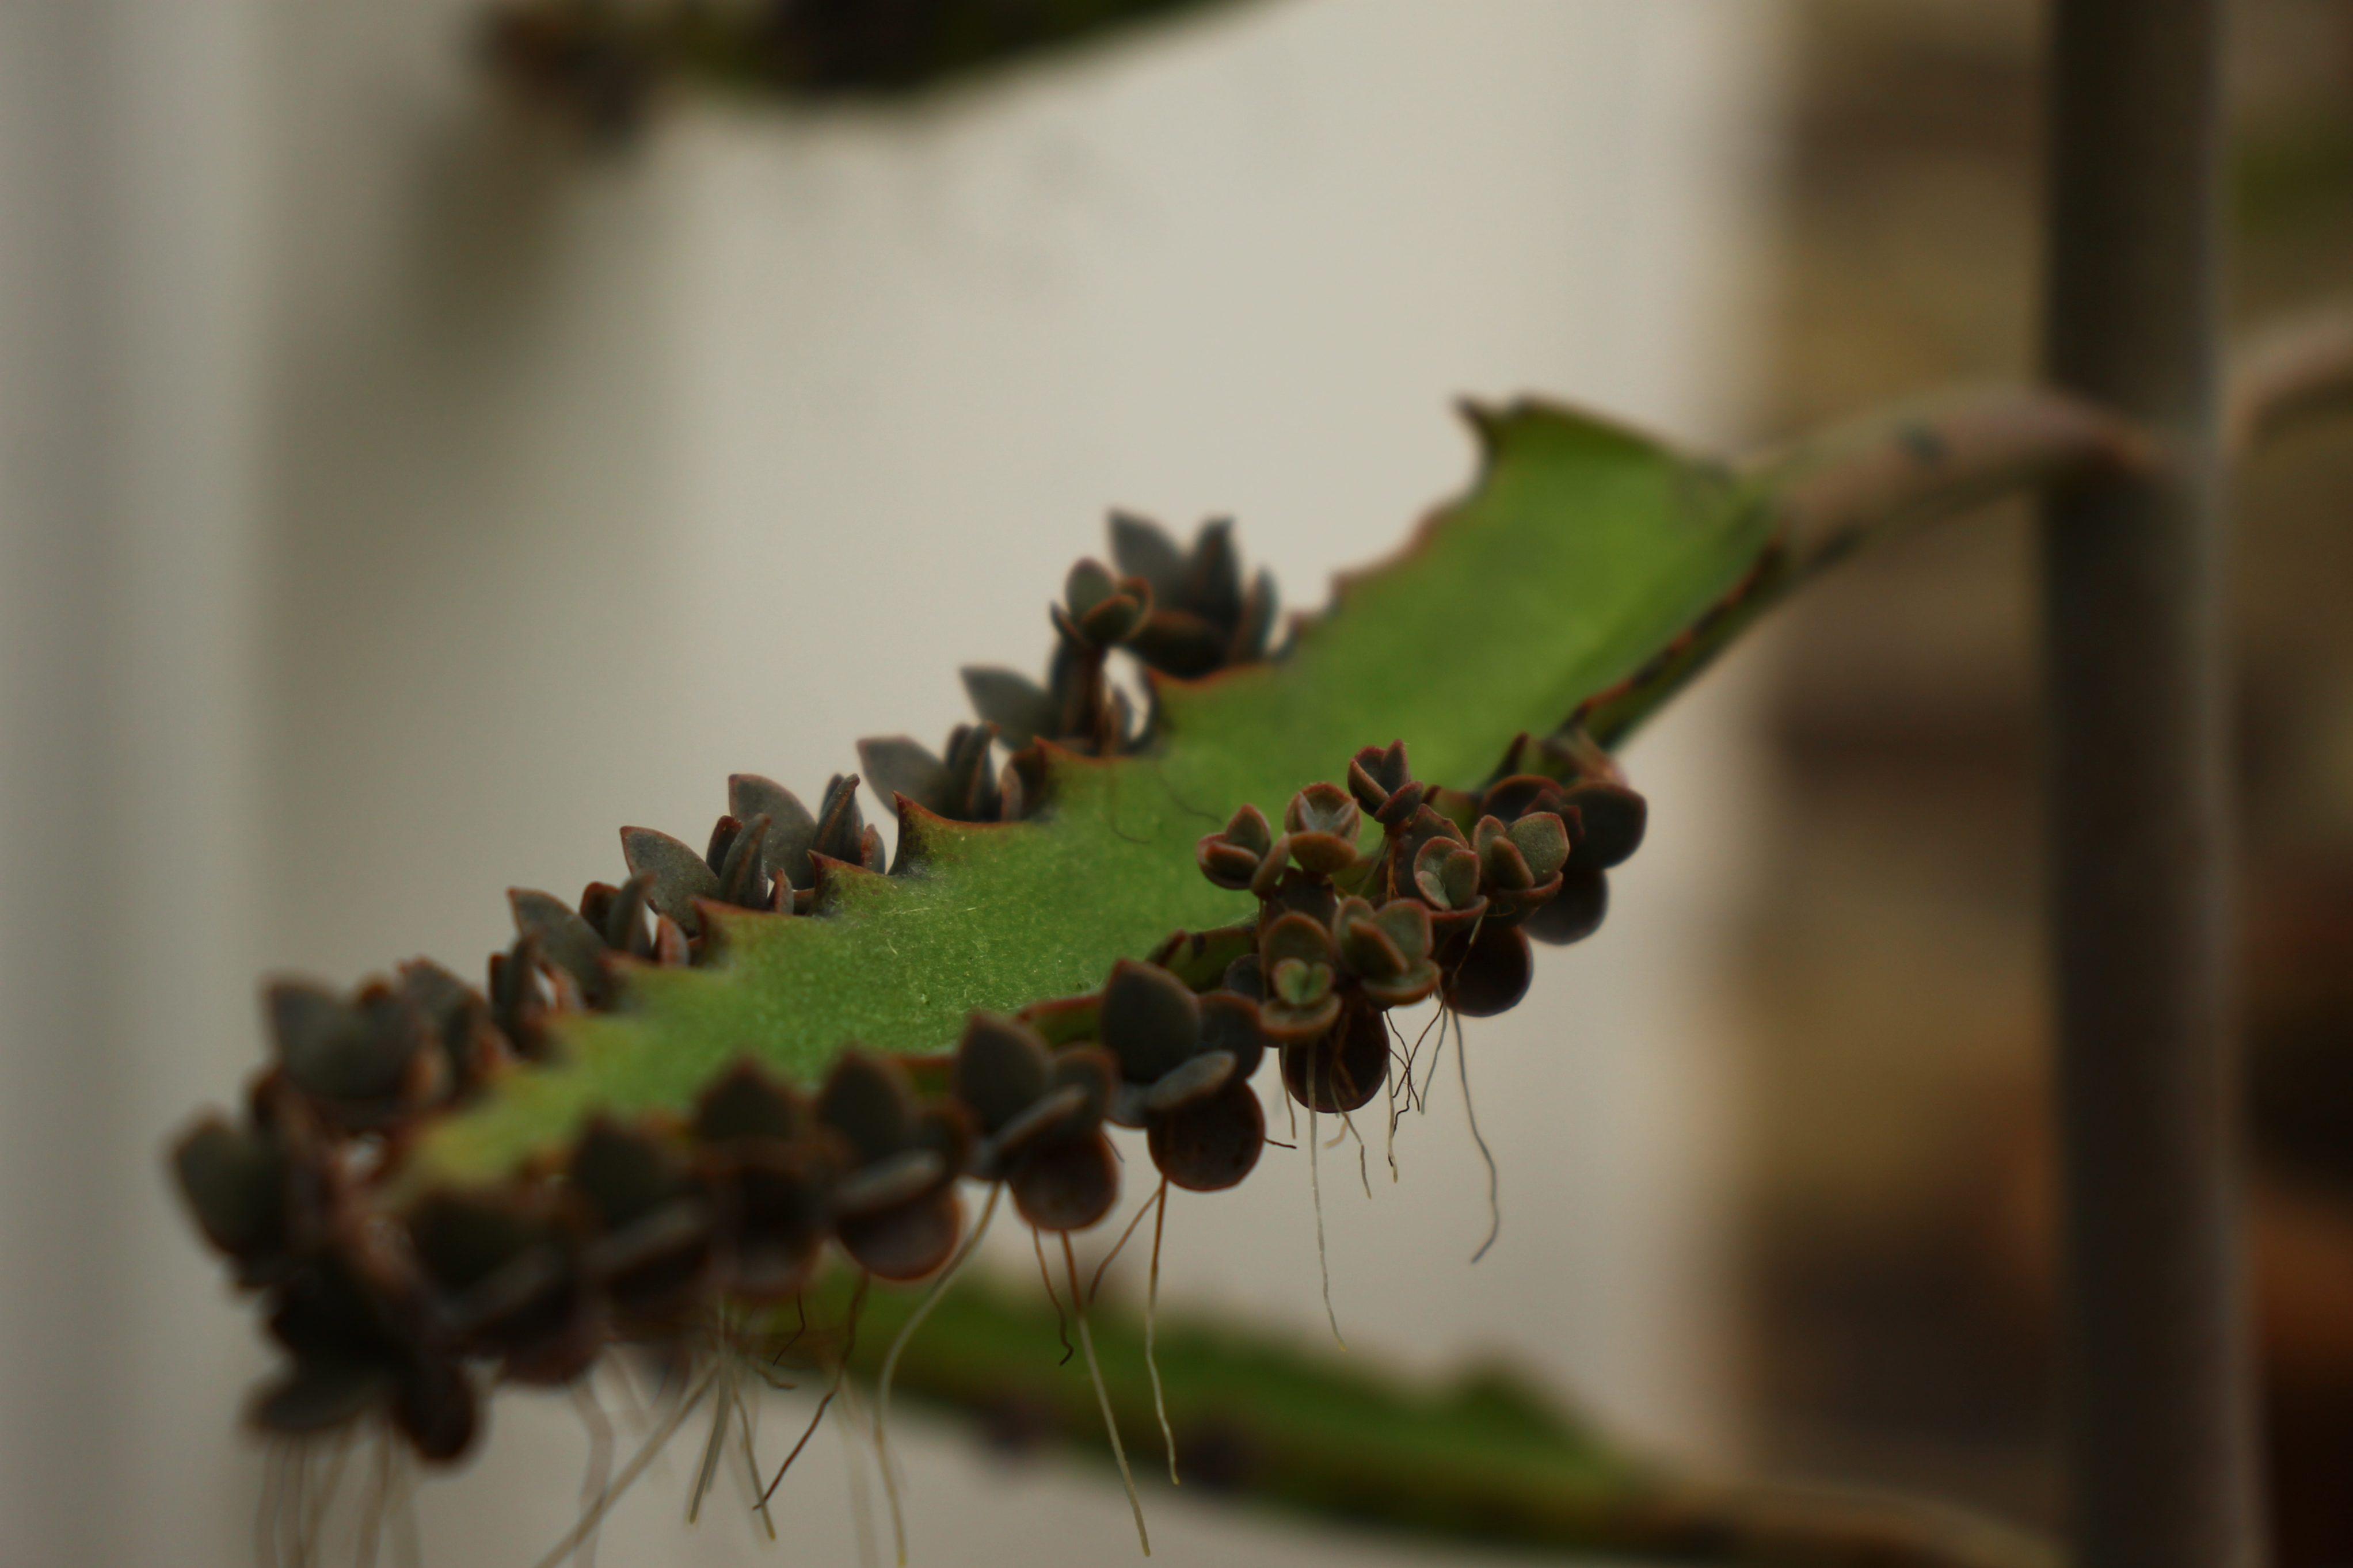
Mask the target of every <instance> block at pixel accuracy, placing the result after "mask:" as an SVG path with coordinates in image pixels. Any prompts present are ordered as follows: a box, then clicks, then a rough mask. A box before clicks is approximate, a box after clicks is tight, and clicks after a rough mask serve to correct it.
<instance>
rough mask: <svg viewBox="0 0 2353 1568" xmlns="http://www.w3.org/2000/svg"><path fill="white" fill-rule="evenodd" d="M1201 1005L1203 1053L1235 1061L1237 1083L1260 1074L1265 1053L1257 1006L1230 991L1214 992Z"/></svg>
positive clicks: (1234, 1071)
mask: <svg viewBox="0 0 2353 1568" xmlns="http://www.w3.org/2000/svg"><path fill="white" fill-rule="evenodd" d="M1254 957H1255V955H1253V959H1254ZM1237 962H1241V961H1239V960H1238V961H1237ZM1200 1005H1201V1040H1200V1047H1199V1048H1200V1050H1201V1052H1202V1053H1203V1054H1208V1053H1209V1052H1213V1051H1221V1052H1223V1053H1225V1054H1226V1055H1228V1056H1229V1057H1231V1058H1234V1070H1233V1076H1234V1077H1235V1078H1236V1079H1247V1078H1249V1077H1250V1075H1251V1074H1253V1073H1255V1072H1257V1071H1258V1064H1259V1058H1261V1056H1263V1055H1264V1054H1265V1051H1266V1035H1265V1032H1264V1031H1263V1030H1261V1028H1260V1026H1259V1016H1258V1005H1257V1004H1256V1003H1255V1002H1253V1001H1251V1000H1250V999H1249V998H1247V997H1244V996H1241V995H1238V994H1235V993H1233V992H1231V991H1213V992H1211V993H1210V994H1208V995H1206V996H1204V997H1202V998H1201V999H1200Z"/></svg>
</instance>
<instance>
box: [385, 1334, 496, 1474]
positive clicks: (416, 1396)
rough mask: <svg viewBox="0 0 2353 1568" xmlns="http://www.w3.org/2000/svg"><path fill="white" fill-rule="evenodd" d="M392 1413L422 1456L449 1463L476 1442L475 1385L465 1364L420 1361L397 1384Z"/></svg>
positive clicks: (478, 1412)
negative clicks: (469, 1377) (460, 1365)
mask: <svg viewBox="0 0 2353 1568" xmlns="http://www.w3.org/2000/svg"><path fill="white" fill-rule="evenodd" d="M392 1417H393V1421H394V1423H395V1425H396V1426H399V1428H400V1429H401V1431H402V1432H403V1433H404V1434H405V1435H406V1436H407V1438H408V1440H409V1442H410V1443H411V1444H413V1445H414V1446H415V1447H416V1449H417V1457H418V1458H422V1459H425V1460H427V1461H428V1462H432V1463H442V1464H446V1463H448V1461H450V1460H452V1459H455V1458H458V1457H459V1455H461V1454H463V1453H464V1452H465V1451H466V1450H467V1449H468V1448H470V1447H472V1446H473V1442H474V1433H475V1431H476V1430H477V1428H478V1426H479V1424H480V1410H479V1407H478V1405H477V1402H476V1399H475V1396H474V1385H473V1384H471V1383H470V1382H469V1381H468V1380H467V1377H466V1373H465V1371H464V1369H463V1368H461V1367H458V1366H455V1365H452V1364H450V1363H447V1362H439V1361H430V1360H427V1361H419V1362H418V1363H416V1364H415V1365H414V1366H412V1367H410V1368H408V1369H407V1372H406V1375H405V1376H403V1377H402V1378H400V1380H399V1381H398V1382H397V1383H396V1384H395V1385H394V1388H393V1396H392Z"/></svg>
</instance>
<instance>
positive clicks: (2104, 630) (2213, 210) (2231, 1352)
mask: <svg viewBox="0 0 2353 1568" xmlns="http://www.w3.org/2000/svg"><path fill="white" fill-rule="evenodd" d="M2221 11H2222V5H2221V0H2057V5H2056V9H2055V20H2054V24H2053V37H2052V83H2051V91H2052V99H2051V109H2052V116H2051V126H2050V135H2051V150H2050V176H2049V184H2048V188H2047V192H2046V199H2047V200H2048V202H2049V204H2050V207H2049V216H2050V228H2049V235H2050V239H2049V245H2050V251H2049V261H2048V279H2047V295H2046V300H2045V309H2046V310H2047V319H2046V321H2045V325H2044V337H2043V342H2044V353H2045V356H2046V362H2047V367H2048V371H2049V374H2050V375H2051V377H2052V380H2053V381H2055V382H2056V383H2057V384H2060V385H2062V386H2063V387H2066V388H2068V389H2070V390H2072V391H2075V392H2079V393H2082V394H2084V395H2087V396H2090V397H2092V398H2094V399H2097V400H2099V401H2101V402H2104V403H2106V404H2108V405H2113V406H2116V407H2118V408H2121V409H2123V410H2125V411H2126V412H2127V413H2130V414H2132V415H2134V416H2137V417H2138V418H2140V419H2143V420H2145V421H2147V423H2148V424H2149V426H2151V427H2152V428H2153V429H2154V430H2155V431H2157V432H2158V435H2159V436H2160V437H2161V438H2162V439H2163V441H2164V442H2165V445H2166V447H2167V449H2168V456H2169V458H2170V461H2169V463H2168V465H2167V467H2166V468H2165V469H2164V471H2163V472H2162V474H2161V475H2160V476H2159V477H2157V478H2153V479H2137V480H2131V481H2118V482H2103V483H2101V484H2098V485H2096V486H2089V487H2085V488H2083V489H2076V490H2073V491H2072V492H2070V493H2066V494H2063V495H2058V496H2055V497H2053V498H2052V500H2051V502H2050V505H2049V508H2048V510H2047V513H2046V515H2045V518H2044V521H2043V528H2042V554H2043V566H2044V606H2043V607H2044V622H2045V637H2046V642H2047V658H2048V661H2049V668H2048V679H2049V692H2050V716H2051V718H2050V723H2051V736H2050V761H2051V790H2052V813H2051V825H2050V831H2051V860H2052V879H2053V881H2052V894H2053V897H2052V918H2053V920H2054V921H2055V923H2056V931H2055V953H2056V962H2057V969H2058V973H2057V981H2058V993H2059V995H2058V1000H2059V1022H2060V1039H2061V1043H2060V1059H2059V1074H2058V1076H2059V1093H2060V1106H2061V1114H2062V1117H2063V1132H2064V1138H2065V1144H2066V1159H2065V1180H2066V1184H2067V1242H2066V1252H2067V1256H2066V1264H2067V1270H2068V1278H2069V1287H2068V1302H2069V1308H2068V1310H2069V1322H2068V1324H2067V1331H2068V1336H2069V1350H2070V1357H2069V1369H2070V1386H2069V1391H2068V1392H2069V1394H2070V1413H2069V1421H2070V1426H2069V1433H2068V1438H2069V1458H2070V1461H2071V1463H2070V1470H2071V1484H2072V1487H2073V1499H2072V1501H2073V1539H2074V1546H2075V1562H2076V1563H2078V1564H2079V1565H2080V1568H2250V1565H2252V1564H2254V1563H2258V1562H2259V1561H2260V1559H2261V1556H2262V1546H2261V1530H2260V1528H2259V1526H2258V1523H2257V1519H2256V1500H2255V1496H2256V1487H2255V1472H2256V1464H2255V1460H2254V1457H2253V1412H2252V1409H2251V1404H2252V1401H2251V1395H2250V1388H2249V1378H2248V1368H2249V1353H2248V1345H2247V1326H2246V1321H2245V1314H2244V1311H2243V1308H2242V1268H2241V1253H2240V1243H2239V1238H2238V1223H2239V1201H2240V1193H2239V1184H2238V1175H2237V1169H2236V1156H2235V1143H2236V1131H2237V1130H2236V1127H2235V1125H2234V1116H2233V1109H2234V1106H2235V1103H2236V1096H2235V1093H2234V1087H2235V1085H2234V1075H2233V1071H2232V1050H2231V1046H2230V1042H2231V1037H2232V1004H2233V993H2232V980H2231V952H2232V942H2231V935H2230V930H2231V927H2230V918H2229V910H2230V905H2231V902H2232V899H2231V889H2230V886H2229V883H2230V879H2231V864H2232V856H2231V834H2230V830H2229V822H2228V816H2229V810H2228V801H2229V774H2228V765H2227V764H2228V745H2227V740H2228V722H2227V704H2226V690H2225V686H2226V683H2225V678H2224V651H2225V637H2224V626H2223V606H2224V597H2225V595H2224V581H2225V578H2224V571H2223V567H2224V554H2225V551H2224V525H2223V516H2222V510H2223V507H2222V491H2221V469H2220V451H2219V443H2218V440H2217V417H2216V416H2217V385H2218V374H2219V366H2218V363H2217V337H2218V313H2219V305H2220V299H2219V290H2218V287H2217V284H2218V278H2219V266H2220V251H2221V245H2220V239H2219V235H2218V216H2219V215H2218V199H2219V193H2220V181H2221V32H2222V28H2221Z"/></svg>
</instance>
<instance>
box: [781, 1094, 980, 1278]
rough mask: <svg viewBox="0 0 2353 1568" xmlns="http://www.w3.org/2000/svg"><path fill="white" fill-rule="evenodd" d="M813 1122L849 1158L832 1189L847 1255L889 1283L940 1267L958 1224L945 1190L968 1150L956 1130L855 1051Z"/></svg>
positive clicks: (956, 1124) (958, 1125) (950, 1193)
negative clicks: (836, 1138) (838, 1140)
mask: <svg viewBox="0 0 2353 1568" xmlns="http://www.w3.org/2000/svg"><path fill="white" fill-rule="evenodd" d="M817 1114H818V1121H821V1122H823V1123H824V1124H825V1125H826V1126H827V1127H828V1128H830V1129H832V1130H833V1131H836V1132H838V1133H839V1134H840V1136H841V1137H842V1139H843V1140H844V1141H845V1142H846V1144H847V1145H848V1147H849V1151H850V1152H851V1158H852V1162H853V1163H852V1166H851V1168H850V1170H849V1172H848V1173H846V1174H844V1175H843V1176H842V1178H841V1180H840V1181H839V1183H838V1184H836V1185H835V1187H834V1189H833V1198H834V1204H835V1206H836V1208H837V1210H838V1211H839V1212H840V1213H841V1215H842V1218H841V1221H840V1226H839V1237H840V1239H841V1244H842V1246H843V1247H844V1248H845V1249H846V1250H848V1251H849V1255H850V1256H851V1257H852V1258H856V1259H857V1260H858V1262H859V1263H860V1265H861V1266H863V1267H864V1268H868V1269H871V1271H872V1272H873V1273H875V1274H876V1275H877V1276H879V1277H881V1278H882V1279H920V1278H922V1277H923V1275H925V1274H928V1273H930V1272H931V1271H932V1270H933V1269H934V1268H938V1267H939V1266H940V1265H941V1264H943V1263H944V1262H946V1261H947V1257H948V1254H949V1253H950V1252H951V1251H953V1250H954V1249H955V1239H956V1233H957V1230H958V1227H959V1226H961V1224H962V1218H961V1215H962V1210H961V1209H960V1208H959V1207H958V1205H957V1204H956V1201H955V1192H954V1189H953V1187H952V1185H951V1184H952V1182H953V1180H954V1178H955V1174H956V1172H957V1171H958V1170H959V1169H960V1168H961V1167H962V1165H963V1163H964V1161H965V1153H966V1150H967V1145H968V1134H966V1133H965V1131H964V1124H963V1122H962V1121H961V1120H960V1119H959V1118H958V1117H957V1116H956V1115H955V1113H953V1112H951V1111H949V1110H946V1109H945V1108H944V1107H918V1105H917V1103H916V1100H915V1096H914V1090H913V1086H912V1085H911V1084H910V1083H909V1082H908V1080H907V1075H906V1070H905V1069H904V1068H901V1067H900V1066H899V1065H898V1064H897V1063H895V1062H892V1061H888V1060H885V1059H882V1058H875V1057H870V1056H868V1055H866V1054H865V1053H864V1052H861V1051H855V1050H853V1051H848V1052H845V1053H844V1054H843V1055H842V1057H841V1058H840V1059H839V1061H838V1062H836V1063H835V1065H834V1070H833V1073H832V1076H831V1077H829V1078H828V1079H827V1080H826V1084H825V1088H824V1089H822V1090H821V1091H820V1092H819V1093H818V1102H817Z"/></svg>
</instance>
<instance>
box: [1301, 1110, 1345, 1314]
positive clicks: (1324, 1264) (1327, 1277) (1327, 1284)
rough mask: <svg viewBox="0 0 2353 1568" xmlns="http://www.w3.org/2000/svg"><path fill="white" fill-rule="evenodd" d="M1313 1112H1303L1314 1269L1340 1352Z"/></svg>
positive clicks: (1322, 1179)
mask: <svg viewBox="0 0 2353 1568" xmlns="http://www.w3.org/2000/svg"><path fill="white" fill-rule="evenodd" d="M1319 1142H1321V1140H1319V1139H1318V1138H1317V1137H1316V1136H1315V1110H1314V1107H1313V1106H1310V1107H1309V1108H1308V1110H1307V1193H1308V1196H1309V1197H1310V1198H1311V1199H1312V1200H1313V1201H1314V1205H1315V1267H1316V1268H1317V1270H1318V1271H1320V1272H1321V1273H1322V1275H1323V1276H1324V1321H1326V1322H1329V1323H1330V1324H1331V1325H1332V1339H1333V1342H1335V1344H1337V1345H1338V1346H1339V1347H1340V1348H1341V1349H1342V1350H1346V1349H1347V1348H1348V1336H1347V1335H1345V1334H1344V1333H1342V1332H1341V1331H1340V1314H1339V1313H1338V1312H1336V1311H1335V1310H1333V1308H1332V1255H1331V1253H1330V1251H1329V1250H1328V1249H1326V1247H1324V1178H1323V1176H1322V1174H1321V1173H1320V1172H1319V1169H1318V1165H1317V1163H1316V1158H1315V1149H1316V1145H1317V1144H1318V1143H1319Z"/></svg>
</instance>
